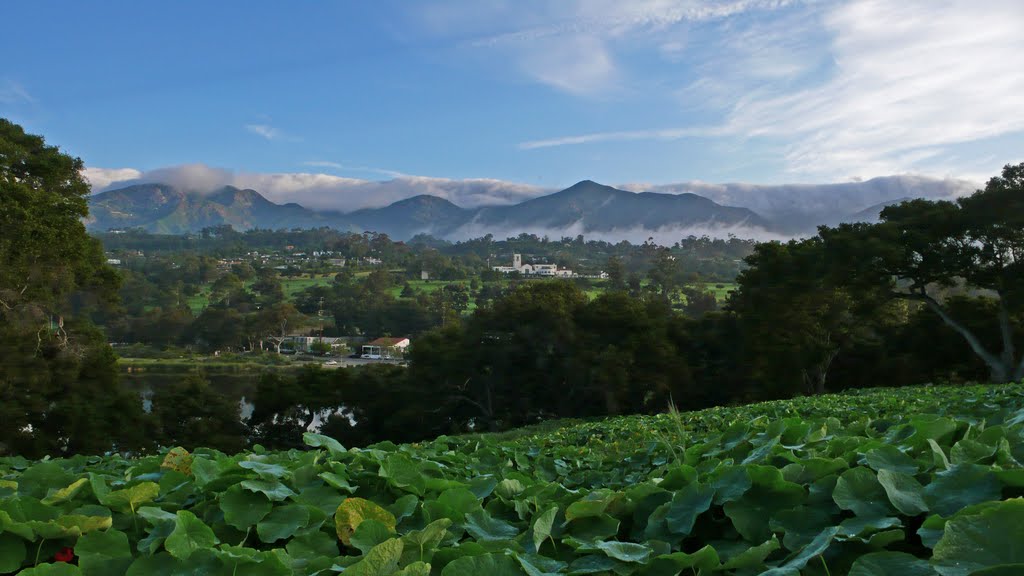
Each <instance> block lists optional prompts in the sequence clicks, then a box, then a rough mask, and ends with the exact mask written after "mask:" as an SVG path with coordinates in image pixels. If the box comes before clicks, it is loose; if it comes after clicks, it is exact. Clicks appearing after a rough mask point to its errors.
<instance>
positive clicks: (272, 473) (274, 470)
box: [238, 460, 291, 480]
mask: <svg viewBox="0 0 1024 576" xmlns="http://www.w3.org/2000/svg"><path fill="white" fill-rule="evenodd" d="M238 465H239V466H240V467H241V468H244V469H246V470H251V471H253V472H255V473H256V474H258V475H259V476H260V478H263V479H264V480H277V479H281V478H284V477H286V476H289V475H290V474H291V473H290V472H288V469H287V468H285V467H284V466H278V465H277V464H267V463H266V462H258V461H254V460H242V461H241V462H239V463H238Z"/></svg>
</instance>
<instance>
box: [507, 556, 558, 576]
mask: <svg viewBox="0 0 1024 576" xmlns="http://www.w3.org/2000/svg"><path fill="white" fill-rule="evenodd" d="M513 556H514V557H515V559H516V560H517V561H518V562H519V567H520V568H522V569H523V572H526V574H527V575H528V576H551V575H554V574H561V573H562V572H563V570H565V568H566V566H567V565H566V563H565V562H562V561H561V560H555V559H553V558H548V557H546V556H541V555H539V554H518V553H514V554H513Z"/></svg>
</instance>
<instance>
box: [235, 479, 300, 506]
mask: <svg viewBox="0 0 1024 576" xmlns="http://www.w3.org/2000/svg"><path fill="white" fill-rule="evenodd" d="M239 486H241V487H242V488H245V489H246V490H249V491H250V492H259V493H261V494H263V495H264V496H266V497H267V498H270V499H271V500H273V501H274V502H280V501H281V500H285V499H287V498H288V497H290V496H294V495H295V492H293V491H292V489H291V488H289V487H287V486H285V485H284V484H282V483H280V482H278V481H277V480H244V481H242V482H239Z"/></svg>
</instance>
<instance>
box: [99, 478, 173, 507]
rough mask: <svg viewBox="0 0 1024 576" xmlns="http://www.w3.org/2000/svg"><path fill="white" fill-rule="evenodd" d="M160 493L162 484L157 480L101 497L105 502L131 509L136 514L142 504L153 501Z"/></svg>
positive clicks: (112, 505)
mask: <svg viewBox="0 0 1024 576" xmlns="http://www.w3.org/2000/svg"><path fill="white" fill-rule="evenodd" d="M159 495H160V485H159V484H157V483H156V482H140V483H138V484H136V485H135V486H132V487H131V488H125V489H124V490H115V491H113V492H111V493H110V494H107V495H106V497H105V498H103V499H101V502H103V504H105V505H107V506H110V507H112V508H119V509H121V510H126V509H127V510H131V512H132V513H133V514H134V513H135V510H137V509H138V508H139V505H140V504H145V503H146V502H152V501H153V499H155V498H156V497H157V496H159Z"/></svg>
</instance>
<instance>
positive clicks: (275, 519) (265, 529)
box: [256, 504, 309, 544]
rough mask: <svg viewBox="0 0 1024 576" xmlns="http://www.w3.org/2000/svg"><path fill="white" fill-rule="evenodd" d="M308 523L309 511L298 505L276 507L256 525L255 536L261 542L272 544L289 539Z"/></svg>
mask: <svg viewBox="0 0 1024 576" xmlns="http://www.w3.org/2000/svg"><path fill="white" fill-rule="evenodd" d="M308 523H309V509H308V508H306V507H305V506H302V505H300V504H290V505H287V506H276V507H274V509H273V510H271V511H270V514H268V515H267V516H266V517H265V518H264V519H263V520H260V521H259V523H258V524H256V534H258V535H259V537H260V540H261V541H262V542H266V543H267V544H272V543H274V542H277V541H278V540H282V539H284V538H290V537H291V536H293V535H295V533H296V532H298V531H299V530H300V529H302V528H305V527H306V525H307V524H308Z"/></svg>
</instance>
